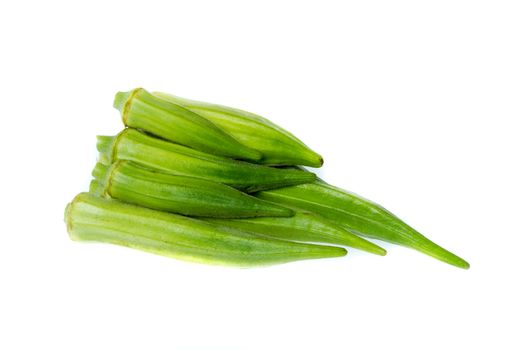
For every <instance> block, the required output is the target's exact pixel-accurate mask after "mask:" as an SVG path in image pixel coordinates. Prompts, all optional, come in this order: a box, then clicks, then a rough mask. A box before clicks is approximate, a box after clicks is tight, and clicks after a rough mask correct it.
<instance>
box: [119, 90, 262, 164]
mask: <svg viewBox="0 0 525 350" xmlns="http://www.w3.org/2000/svg"><path fill="white" fill-rule="evenodd" d="M114 107H115V108H116V109H118V110H119V111H120V113H121V115H122V121H123V122H124V124H125V125H126V126H129V127H132V128H137V129H142V130H145V131H147V132H149V133H151V134H154V135H157V136H160V137H162V138H164V139H166V140H170V141H173V142H176V143H179V144H182V145H185V146H188V147H191V148H194V149H198V150H201V151H203V152H207V153H211V154H216V155H220V156H225V157H231V158H240V159H249V160H254V161H256V160H259V159H260V158H261V157H262V155H261V153H260V152H259V151H256V150H254V149H251V148H248V147H247V146H244V145H243V144H241V143H240V142H238V141H237V140H235V139H234V138H233V137H232V136H230V135H229V134H227V133H226V132H224V131H223V130H222V129H220V128H219V127H217V126H216V125H215V124H213V123H212V122H210V121H209V120H208V119H206V118H204V117H202V116H201V115H199V114H197V113H194V112H192V111H190V110H189V109H187V108H184V107H182V106H180V105H178V104H173V103H170V102H168V101H166V100H165V99H161V98H159V97H156V96H154V95H152V94H150V93H149V92H147V91H146V90H144V89H142V88H138V89H134V90H131V91H128V92H119V93H117V94H116V96H115V101H114Z"/></svg>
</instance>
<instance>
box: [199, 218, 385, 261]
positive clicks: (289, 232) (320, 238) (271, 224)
mask: <svg viewBox="0 0 525 350" xmlns="http://www.w3.org/2000/svg"><path fill="white" fill-rule="evenodd" d="M206 221H210V222H214V223H218V224H221V225H224V226H229V227H235V228H238V229H241V230H244V231H249V232H257V233H260V234H263V235H267V236H271V237H275V238H280V239H286V240H291V241H297V242H315V243H329V244H337V245H344V246H348V247H352V248H355V249H360V250H363V251H366V252H369V253H372V254H377V255H385V254H386V250H384V249H383V248H381V247H379V246H378V245H376V244H374V243H372V242H369V241H367V240H366V239H364V238H361V237H359V236H357V235H354V234H353V233H350V232H348V231H347V230H345V229H343V228H342V227H339V226H337V225H336V224H334V223H332V222H331V221H330V220H327V219H324V218H323V217H321V216H319V215H316V214H313V213H310V212H305V211H301V210H296V211H295V215H294V216H292V217H280V218H276V217H265V218H249V219H206Z"/></svg>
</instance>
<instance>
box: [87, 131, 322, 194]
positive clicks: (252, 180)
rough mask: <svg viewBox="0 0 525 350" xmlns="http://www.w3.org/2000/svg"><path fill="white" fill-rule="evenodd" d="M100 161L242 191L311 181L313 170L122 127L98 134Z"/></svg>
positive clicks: (313, 178) (313, 176)
mask: <svg viewBox="0 0 525 350" xmlns="http://www.w3.org/2000/svg"><path fill="white" fill-rule="evenodd" d="M97 148H98V150H99V152H101V153H102V155H101V158H100V161H102V162H105V163H110V162H114V161H116V160H119V159H121V160H131V161H134V162H135V163H138V164H141V165H143V166H146V167H148V168H152V169H156V170H161V171H163V172H167V173H171V174H174V175H186V176H192V177H196V178H201V179H205V180H210V181H215V182H219V183H223V184H225V185H228V186H231V187H234V188H237V189H239V190H242V191H245V192H255V191H260V190H264V189H270V188H278V187H283V186H290V185H296V184H301V183H306V182H312V181H315V179H316V176H315V175H314V174H311V173H308V172H304V171H300V170H296V169H277V168H271V167H268V166H264V165H258V164H252V163H247V162H242V161H238V160H233V159H228V158H222V157H217V156H213V155H210V154H206V153H203V152H200V151H197V150H194V149H191V148H188V147H184V146H181V145H177V144H174V143H171V142H167V141H164V140H160V139H157V138H154V137H151V136H148V135H146V134H144V133H142V132H139V131H137V130H134V129H125V130H124V131H122V132H121V133H120V134H118V135H117V136H115V137H113V138H110V137H107V136H102V137H100V136H99V137H98V144H97Z"/></svg>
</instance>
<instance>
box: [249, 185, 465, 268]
mask: <svg viewBox="0 0 525 350" xmlns="http://www.w3.org/2000/svg"><path fill="white" fill-rule="evenodd" d="M256 196H257V197H259V198H261V199H265V200H268V201H272V202H275V203H278V204H282V205H290V206H293V207H296V208H301V209H303V210H308V211H311V212H314V213H317V214H319V215H322V216H324V217H325V218H327V219H329V220H332V221H334V222H336V223H337V224H339V225H341V226H343V227H345V228H347V229H349V230H351V231H352V232H355V233H357V234H361V235H364V236H367V237H371V238H377V239H380V240H383V241H387V242H391V243H395V244H400V245H404V246H407V247H410V248H413V249H416V250H419V251H421V252H423V253H425V254H428V255H430V256H432V257H434V258H436V259H439V260H441V261H444V262H446V263H449V264H451V265H454V266H457V267H461V268H464V269H468V268H469V264H468V262H466V261H465V260H463V259H462V258H460V257H458V256H456V255H454V254H453V253H451V252H449V251H447V250H445V249H443V248H441V247H440V246H438V245H437V244H435V243H433V242H432V241H430V240H429V239H428V238H426V237H425V236H423V235H422V234H421V233H419V232H417V231H416V230H414V229H413V228H411V227H410V226H408V225H407V224H405V223H404V222H403V221H401V220H400V219H399V218H397V217H396V216H395V215H393V214H392V213H390V212H389V211H387V210H386V209H384V208H383V207H381V206H380V205H378V204H376V203H374V202H372V201H369V200H367V199H364V198H362V197H359V196H357V195H355V194H353V193H350V192H347V191H344V190H342V189H340V188H337V187H335V186H331V185H329V184H326V183H324V182H322V181H317V182H315V183H311V184H304V185H299V186H291V187H287V188H282V189H277V190H271V191H263V192H259V193H257V194H256Z"/></svg>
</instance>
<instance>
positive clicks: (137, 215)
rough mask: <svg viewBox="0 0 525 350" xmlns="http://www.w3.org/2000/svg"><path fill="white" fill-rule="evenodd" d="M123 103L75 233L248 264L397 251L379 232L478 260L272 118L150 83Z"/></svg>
mask: <svg viewBox="0 0 525 350" xmlns="http://www.w3.org/2000/svg"><path fill="white" fill-rule="evenodd" d="M114 107H115V108H116V109H117V110H118V111H119V112H120V114H121V117H122V121H123V123H124V129H123V130H122V131H121V132H120V133H119V134H117V135H115V136H97V150H98V153H99V156H98V163H97V164H96V166H95V167H94V170H93V173H92V175H93V180H92V181H91V185H90V188H89V192H84V193H80V194H78V195H77V196H76V197H75V198H74V199H73V200H72V201H71V202H70V203H69V204H68V205H67V208H66V212H65V222H66V224H67V230H68V232H69V235H70V237H71V239H73V240H76V241H97V242H106V243H113V244H117V245H122V246H126V247H132V248H136V249H140V250H143V251H148V252H152V253H156V254H161V255H165V256H169V257H175V258H178V259H183V260H187V261H194V262H201V263H209V264H220V265H233V266H242V267H248V266H260V265H270V264H277V263H285V262H290V261H296V260H303V259H318V258H332V257H339V256H344V255H346V254H347V250H346V249H347V248H353V249H360V250H362V251H365V252H368V253H372V254H376V255H385V254H386V251H385V250H384V249H383V248H381V247H380V246H378V245H376V244H375V243H372V242H370V241H368V240H367V239H366V238H373V239H378V240H382V241H386V242H390V243H394V244H399V245H403V246H406V247H410V248H413V249H416V250H419V251H420V252H423V253H425V254H428V255H430V256H432V257H434V258H436V259H439V260H441V261H444V262H446V263H449V264H451V265H454V266H457V267H461V268H465V269H466V268H468V267H469V264H468V263H467V262H466V261H465V260H463V259H462V258H460V257H458V256H456V255H454V254H453V253H451V252H449V251H447V250H445V249H444V248H442V247H440V246H438V245H437V244H435V243H434V242H432V241H430V240H429V239H428V238H426V237H425V236H423V235H422V234H421V233H419V232H417V231H416V230H415V229H413V228H412V227H410V226H408V225H407V224H406V223H404V222H403V221H401V220H400V219H399V218H397V217H396V216H395V215H393V214H392V213H391V212H389V211H387V210H386V209H384V208H383V207H382V206H380V205H378V204H376V203H374V202H372V201H370V200H367V199H365V198H363V197H360V196H358V195H356V194H354V193H351V192H347V191H345V190H343V189H340V188H338V187H335V186H333V185H330V184H328V183H326V182H324V181H323V180H321V179H319V178H318V177H317V176H316V175H315V174H314V173H312V172H309V171H308V170H306V169H305V168H303V167H302V166H306V167H314V168H317V167H321V166H322V164H323V158H322V157H321V156H320V155H319V154H317V153H316V152H314V151H313V150H311V149H310V148H308V147H307V146H306V145H305V144H304V143H303V142H301V141H300V140H299V139H298V138H297V137H295V136H294V135H292V134H291V133H290V132H288V131H286V130H284V129H283V128H281V127H279V126H277V125H276V124H274V123H272V122H270V121H269V120H268V119H265V118H263V117H260V116H258V115H255V114H253V113H249V112H246V111H243V110H240V109H236V108H231V107H226V106H222V105H216V104H211V103H206V102H200V101H194V100H189V99H185V98H181V97H177V96H173V95H170V94H166V93H162V92H153V93H152V92H148V91H146V90H144V89H142V88H137V89H134V90H132V91H129V92H119V93H117V94H116V96H115V101H114Z"/></svg>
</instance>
